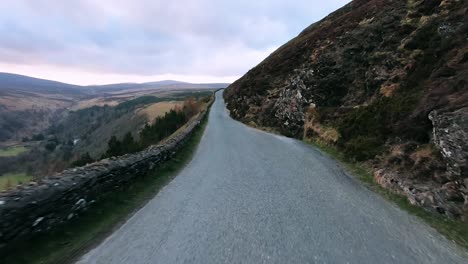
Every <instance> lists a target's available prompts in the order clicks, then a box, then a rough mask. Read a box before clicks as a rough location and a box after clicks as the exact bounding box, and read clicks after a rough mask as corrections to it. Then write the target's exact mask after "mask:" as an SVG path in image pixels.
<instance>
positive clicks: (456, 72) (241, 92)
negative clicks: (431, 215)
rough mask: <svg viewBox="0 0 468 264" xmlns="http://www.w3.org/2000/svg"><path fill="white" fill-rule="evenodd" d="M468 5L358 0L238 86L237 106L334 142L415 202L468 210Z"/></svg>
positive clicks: (244, 113)
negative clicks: (467, 21)
mask: <svg viewBox="0 0 468 264" xmlns="http://www.w3.org/2000/svg"><path fill="white" fill-rule="evenodd" d="M467 13H468V2H467V1H442V0H418V1H382V0H354V1H352V2H351V3H349V4H348V5H346V6H345V7H343V8H341V9H339V10H337V11H336V12H334V13H332V14H331V15H329V16H328V17H326V18H325V19H323V20H322V21H319V22H317V23H314V24H312V25H311V26H310V27H308V28H306V29H305V30H304V31H303V32H302V33H300V34H299V35H298V36H297V37H296V38H294V39H292V40H290V41H289V42H288V43H286V44H284V45H283V46H282V47H280V48H279V49H278V50H276V51H275V52H273V53H272V54H271V55H270V56H269V57H268V58H266V59H265V60H264V61H263V62H261V63H260V64H259V65H258V66H256V67H255V68H253V69H251V70H250V71H249V72H248V73H247V74H246V75H245V76H243V77H242V78H240V79H239V80H237V81H236V82H234V83H233V84H232V85H230V86H229V87H228V89H226V91H225V93H224V96H225V99H226V102H227V104H228V108H229V110H230V113H231V115H232V116H233V117H234V118H236V119H239V120H241V121H243V122H245V123H248V124H251V125H252V126H258V127H264V128H265V127H268V128H269V129H273V130H276V131H279V132H280V133H283V134H285V135H288V136H291V137H296V138H300V139H305V140H312V141H320V142H321V143H325V144H328V145H330V146H332V147H334V148H336V149H338V150H339V151H341V152H342V153H343V154H344V155H345V156H346V157H347V158H348V159H349V160H352V161H358V162H365V163H366V164H370V165H369V166H370V167H371V169H372V170H373V171H374V178H375V180H376V182H378V183H380V184H381V185H382V186H384V187H386V188H389V189H392V190H393V191H395V192H398V193H401V194H403V195H405V196H407V197H408V198H409V200H410V201H411V203H413V204H420V205H422V206H423V207H425V208H426V209H428V210H430V211H433V212H436V213H439V214H442V215H446V216H449V217H462V218H465V219H468V198H467V197H468V140H467V139H468V132H467V131H468V88H467V87H468V42H467V41H466V40H467V36H468V24H467V23H466V17H467V16H466V14H467Z"/></svg>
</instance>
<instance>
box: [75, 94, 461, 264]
mask: <svg viewBox="0 0 468 264" xmlns="http://www.w3.org/2000/svg"><path fill="white" fill-rule="evenodd" d="M78 263H79V264H85V263H86V264H88V263H96V264H120V263H122V264H123V263H129V264H154V263H164V264H170V263H200V264H209V263H468V259H467V258H466V255H465V253H463V251H462V250H461V249H460V248H458V247H457V246H455V245H454V244H453V243H452V242H451V241H448V240H447V239H445V238H444V237H442V236H441V235H440V234H438V233H437V232H436V231H434V230H433V229H432V228H430V227H428V226H427V225H426V224H424V223H422V222H421V221H420V220H418V219H416V218H415V217H413V216H410V215H408V214H407V213H406V212H404V211H402V210H400V209H399V208H397V207H395V206H394V205H392V204H391V203H389V202H387V201H386V200H384V199H383V198H381V197H380V196H379V195H377V194H375V193H373V192H371V191H369V190H368V189H366V188H365V187H363V186H362V185H361V184H360V183H359V182H358V181H356V180H355V179H353V178H352V177H350V176H348V175H347V174H346V173H344V172H343V171H342V169H341V168H340V167H339V166H338V165H337V163H336V162H335V161H333V160H331V159H330V158H328V157H326V156H324V155H323V154H322V153H321V152H319V151H318V150H316V149H314V148H313V147H311V146H308V145H306V144H304V143H302V142H300V141H297V140H293V139H289V138H286V137H282V136H277V135H272V134H268V133H265V132H262V131H259V130H256V129H252V128H249V127H247V126H245V125H243V124H241V123H239V122H237V121H234V120H233V119H231V118H230V117H229V114H228V112H227V110H226V109H225V107H224V101H223V99H222V96H221V93H220V92H218V94H217V100H216V102H215V104H214V105H213V107H212V109H211V113H210V117H209V122H208V126H207V128H206V130H205V133H204V135H203V138H202V140H201V142H200V145H199V147H198V149H197V152H196V154H195V156H194V158H193V160H192V161H191V162H190V163H189V164H188V165H187V166H186V167H185V169H183V170H182V171H181V172H180V174H179V175H178V176H177V177H176V178H175V179H174V180H173V181H172V182H171V183H169V184H168V185H167V186H166V187H164V188H163V189H162V190H161V191H160V192H159V194H158V195H157V196H156V197H154V198H153V199H152V200H151V201H149V202H148V204H147V205H146V206H145V207H143V208H142V209H141V210H139V211H138V212H137V213H136V214H135V215H134V216H133V217H131V218H130V219H129V220H128V221H127V222H126V223H125V224H124V225H123V226H121V228H120V229H118V230H117V231H116V232H115V233H114V234H112V235H111V236H110V237H108V238H107V239H106V240H105V241H104V242H103V243H102V244H101V245H99V246H97V247H96V248H95V249H93V250H91V251H90V252H89V253H87V254H86V255H85V256H83V257H82V258H81V259H80V260H79V261H78Z"/></svg>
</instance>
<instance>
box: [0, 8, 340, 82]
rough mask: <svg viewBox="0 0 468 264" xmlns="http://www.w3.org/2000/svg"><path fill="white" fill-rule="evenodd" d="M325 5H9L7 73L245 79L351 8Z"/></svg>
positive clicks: (4, 11)
mask: <svg viewBox="0 0 468 264" xmlns="http://www.w3.org/2000/svg"><path fill="white" fill-rule="evenodd" d="M323 2H325V1H323ZM323 2H321V3H318V2H316V3H313V2H312V1H305V0H289V1H285V0H283V1H280V0H256V1H252V0H237V1H215V0H177V1H161V0H154V1H150V0H140V1H137V0H133V1H132V0H127V1H124V0H99V1H95V0H76V1H63V0H35V1H30V0H2V1H1V3H0V35H1V36H2V37H1V38H0V58H1V61H2V62H3V64H2V65H3V66H2V68H0V70H1V71H9V70H8V69H5V67H6V66H5V65H16V66H17V67H16V68H17V69H19V68H21V66H28V67H29V68H31V67H34V66H36V67H43V66H44V65H47V66H50V67H52V68H60V67H62V68H64V69H65V68H66V69H69V70H72V69H76V71H77V72H89V73H92V74H96V75H98V74H105V75H108V76H117V75H120V76H141V77H142V78H143V77H145V78H146V77H148V76H161V75H171V74H172V75H177V76H181V75H191V76H211V77H213V78H225V77H227V76H231V77H232V76H240V75H242V74H243V73H245V72H246V71H247V70H249V69H250V68H252V67H253V66H255V65H256V64H257V63H259V62H260V61H261V60H263V59H264V58H265V57H266V56H268V54H270V53H271V52H272V51H273V50H274V49H275V48H277V47H279V46H280V45H281V44H283V43H284V42H286V41H288V40H289V39H291V38H292V37H294V36H295V35H297V34H298V33H299V32H300V31H301V30H302V29H304V28H305V27H307V26H308V25H310V24H311V23H313V22H315V21H317V20H318V19H320V18H322V17H324V16H325V15H326V14H328V13H329V12H331V11H333V10H335V9H337V8H339V7H340V6H342V5H344V4H346V2H348V0H332V1H326V2H325V3H323ZM23 68H24V67H23Z"/></svg>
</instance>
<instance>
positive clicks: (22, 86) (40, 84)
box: [0, 72, 84, 94]
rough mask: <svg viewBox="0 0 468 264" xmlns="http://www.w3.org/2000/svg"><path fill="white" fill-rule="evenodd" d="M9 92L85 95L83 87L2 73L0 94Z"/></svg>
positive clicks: (0, 74)
mask: <svg viewBox="0 0 468 264" xmlns="http://www.w3.org/2000/svg"><path fill="white" fill-rule="evenodd" d="M7 90H10V91H11V90H15V91H23V92H39V93H60V94H83V93H84V91H83V89H82V87H80V86H78V85H72V84H67V83H61V82H56V81H49V80H44V79H39V78H33V77H28V76H24V75H19V74H12V73H4V72H0V92H1V91H7Z"/></svg>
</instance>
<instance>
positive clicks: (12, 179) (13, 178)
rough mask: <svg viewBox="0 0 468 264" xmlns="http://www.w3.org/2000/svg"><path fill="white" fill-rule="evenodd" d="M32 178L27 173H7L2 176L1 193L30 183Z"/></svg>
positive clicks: (0, 177)
mask: <svg viewBox="0 0 468 264" xmlns="http://www.w3.org/2000/svg"><path fill="white" fill-rule="evenodd" d="M31 180H32V176H31V175H28V174H26V173H7V174H3V175H2V176H0V191H3V190H6V189H8V188H10V187H13V186H16V185H18V184H22V183H25V182H29V181H31Z"/></svg>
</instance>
